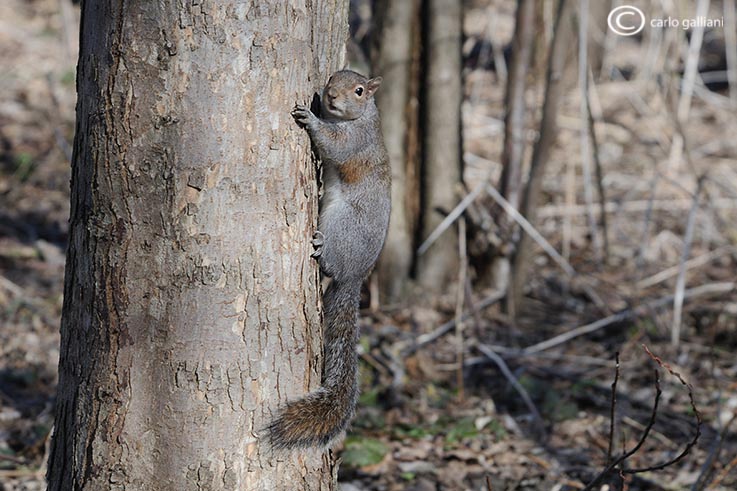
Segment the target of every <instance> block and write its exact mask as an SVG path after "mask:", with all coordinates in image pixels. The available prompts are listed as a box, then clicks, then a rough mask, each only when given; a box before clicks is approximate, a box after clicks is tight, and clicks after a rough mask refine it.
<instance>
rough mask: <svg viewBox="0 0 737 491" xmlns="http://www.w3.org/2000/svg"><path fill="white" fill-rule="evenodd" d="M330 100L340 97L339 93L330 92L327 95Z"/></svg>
mask: <svg viewBox="0 0 737 491" xmlns="http://www.w3.org/2000/svg"><path fill="white" fill-rule="evenodd" d="M327 96H328V99H330V100H335V98H336V97H338V91H337V90H335V89H330V90H328V93H327Z"/></svg>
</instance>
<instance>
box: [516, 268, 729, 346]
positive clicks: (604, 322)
mask: <svg viewBox="0 0 737 491" xmlns="http://www.w3.org/2000/svg"><path fill="white" fill-rule="evenodd" d="M734 288H735V283H734V282H731V281H728V282H721V283H707V284H706V285H701V286H697V287H695V288H689V289H688V290H685V291H684V293H683V298H684V299H687V298H693V297H698V296H702V295H712V294H719V293H727V292H730V291H732V290H734ZM672 301H673V295H668V296H667V297H663V298H659V299H656V300H651V301H650V302H646V303H644V304H642V305H640V306H638V307H635V308H630V309H625V310H623V311H621V312H617V313H616V314H612V315H610V316H608V317H604V318H603V319H599V320H597V321H595V322H592V323H590V324H586V325H584V326H581V327H577V328H575V329H571V330H570V331H567V332H564V333H563V334H559V335H558V336H555V337H553V338H550V339H547V340H545V341H542V342H540V343H537V344H533V345H532V346H528V347H527V348H525V349H523V350H522V353H524V354H531V353H537V352H538V351H544V350H547V349H550V348H552V347H554V346H558V345H561V344H563V343H565V342H567V341H570V340H571V339H574V338H577V337H579V336H583V335H584V334H589V333H592V332H594V331H598V330H599V329H601V328H603V327H606V326H608V325H611V324H614V323H615V322H620V321H623V320H625V319H630V318H632V317H637V316H639V315H641V314H642V313H643V312H646V311H648V310H650V309H654V308H659V307H663V306H665V305H667V304H669V303H671V302H672Z"/></svg>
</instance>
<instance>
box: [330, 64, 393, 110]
mask: <svg viewBox="0 0 737 491" xmlns="http://www.w3.org/2000/svg"><path fill="white" fill-rule="evenodd" d="M381 81H382V78H381V77H376V78H370V79H369V78H366V77H364V76H363V75H361V74H359V73H356V72H354V71H351V70H341V71H339V72H335V73H334V74H333V76H332V77H330V80H328V83H327V85H325V88H324V89H323V91H322V117H323V118H325V119H333V120H342V121H349V120H352V119H358V118H360V117H361V115H362V114H363V113H364V112H365V111H366V108H367V107H369V106H374V94H375V93H376V91H377V89H378V88H379V86H380V85H381Z"/></svg>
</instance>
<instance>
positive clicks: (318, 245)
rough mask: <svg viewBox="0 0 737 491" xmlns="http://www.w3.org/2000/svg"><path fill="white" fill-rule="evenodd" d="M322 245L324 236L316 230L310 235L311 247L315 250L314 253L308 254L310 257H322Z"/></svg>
mask: <svg viewBox="0 0 737 491" xmlns="http://www.w3.org/2000/svg"><path fill="white" fill-rule="evenodd" d="M323 244H325V235H324V234H323V233H322V232H320V231H319V230H318V231H317V232H315V233H314V234H313V235H312V247H314V248H315V252H313V253H312V254H310V256H312V257H314V258H318V257H320V255H322V246H323Z"/></svg>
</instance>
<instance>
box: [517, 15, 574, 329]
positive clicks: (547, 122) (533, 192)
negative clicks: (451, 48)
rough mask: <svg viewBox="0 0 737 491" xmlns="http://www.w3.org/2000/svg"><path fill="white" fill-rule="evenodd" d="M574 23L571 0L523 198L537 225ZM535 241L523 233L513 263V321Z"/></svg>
mask: <svg viewBox="0 0 737 491" xmlns="http://www.w3.org/2000/svg"><path fill="white" fill-rule="evenodd" d="M574 39H575V38H574V37H573V26H572V20H571V0H560V3H559V4H558V10H557V14H556V19H555V30H554V32H553V41H552V43H551V46H550V53H549V55H548V69H547V75H546V81H545V100H544V102H543V109H542V119H541V121H540V136H539V137H538V140H537V143H536V144H535V148H534V149H533V152H532V160H531V162H530V174H529V178H528V180H527V187H526V188H525V191H524V194H523V196H522V204H521V209H520V211H521V212H522V214H523V215H524V216H525V218H527V220H528V221H529V222H530V223H532V224H533V225H534V224H535V222H536V218H537V202H538V196H539V195H540V191H541V188H542V178H543V174H544V171H545V164H546V163H547V162H548V160H549V157H550V153H551V152H552V148H553V145H554V144H555V141H556V139H557V138H558V106H559V102H560V98H561V93H562V91H563V77H564V70H565V68H566V54H567V53H568V51H569V49H570V47H571V43H572V42H573V41H574ZM533 245H534V243H533V240H532V239H531V238H530V236H529V235H528V234H522V235H521V237H520V241H519V243H518V244H517V251H516V253H515V255H514V259H513V260H512V274H511V276H510V281H509V291H508V294H507V311H508V313H509V315H510V316H512V318H514V317H516V316H517V314H518V313H519V310H520V308H519V307H520V305H521V303H522V298H523V294H524V285H525V284H526V282H527V278H528V276H529V273H530V271H531V270H532V267H533V264H534V257H533Z"/></svg>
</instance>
